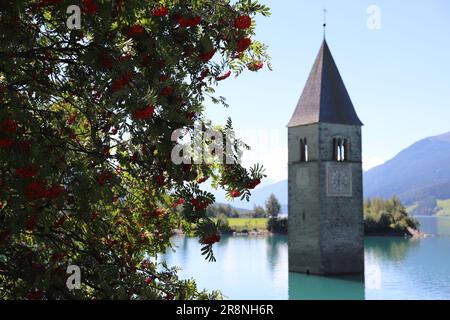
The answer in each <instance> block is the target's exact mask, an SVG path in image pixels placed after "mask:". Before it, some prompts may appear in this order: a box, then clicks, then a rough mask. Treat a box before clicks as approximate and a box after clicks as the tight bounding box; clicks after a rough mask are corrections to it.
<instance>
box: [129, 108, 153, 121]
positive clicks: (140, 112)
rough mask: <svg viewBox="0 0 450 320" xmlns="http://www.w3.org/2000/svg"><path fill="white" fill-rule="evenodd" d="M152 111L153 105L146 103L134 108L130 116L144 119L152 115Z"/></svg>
mask: <svg viewBox="0 0 450 320" xmlns="http://www.w3.org/2000/svg"><path fill="white" fill-rule="evenodd" d="M154 112H155V107H154V106H153V105H148V106H146V107H145V108H142V109H137V110H134V111H133V114H132V117H133V118H134V119H140V120H144V119H148V118H151V117H153V113H154Z"/></svg>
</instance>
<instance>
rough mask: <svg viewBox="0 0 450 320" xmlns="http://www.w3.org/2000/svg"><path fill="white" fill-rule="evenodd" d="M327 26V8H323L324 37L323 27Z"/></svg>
mask: <svg viewBox="0 0 450 320" xmlns="http://www.w3.org/2000/svg"><path fill="white" fill-rule="evenodd" d="M326 27H327V9H325V8H323V38H324V39H325V28H326Z"/></svg>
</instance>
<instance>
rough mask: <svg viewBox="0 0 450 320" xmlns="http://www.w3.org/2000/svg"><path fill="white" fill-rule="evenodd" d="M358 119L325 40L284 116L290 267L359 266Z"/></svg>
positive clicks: (336, 270)
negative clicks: (288, 116) (287, 117)
mask: <svg viewBox="0 0 450 320" xmlns="http://www.w3.org/2000/svg"><path fill="white" fill-rule="evenodd" d="M361 126H362V123H361V121H360V120H359V118H358V116H357V114H356V112H355V109H354V107H353V104H352V102H351V100H350V97H349V95H348V93H347V90H346V88H345V85H344V83H343V81H342V79H341V76H340V74H339V71H338V69H337V67H336V64H335V63H334V60H333V57H332V55H331V52H330V50H329V48H328V45H327V43H326V41H325V40H324V41H323V43H322V46H321V47H320V50H319V53H318V55H317V57H316V60H315V62H314V65H313V67H312V70H311V73H310V74H309V77H308V80H307V82H306V85H305V87H304V89H303V93H302V95H301V97H300V100H299V102H298V104H297V107H296V108H295V111H294V114H293V115H292V118H291V120H290V121H289V124H288V150H289V151H288V153H289V156H288V176H289V180H288V189H289V190H288V193H289V222H288V226H289V271H292V272H301V273H308V274H309V273H311V274H330V275H331V274H350V273H362V272H363V271H364V243H363V236H364V234H363V233H364V221H363V198H362V194H363V193H362V165H361Z"/></svg>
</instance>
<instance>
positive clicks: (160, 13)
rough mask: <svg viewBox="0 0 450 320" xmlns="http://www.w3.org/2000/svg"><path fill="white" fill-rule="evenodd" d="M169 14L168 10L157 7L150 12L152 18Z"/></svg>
mask: <svg viewBox="0 0 450 320" xmlns="http://www.w3.org/2000/svg"><path fill="white" fill-rule="evenodd" d="M168 14H169V9H167V8H166V7H159V8H155V9H153V10H152V15H153V16H154V17H164V16H167V15H168Z"/></svg>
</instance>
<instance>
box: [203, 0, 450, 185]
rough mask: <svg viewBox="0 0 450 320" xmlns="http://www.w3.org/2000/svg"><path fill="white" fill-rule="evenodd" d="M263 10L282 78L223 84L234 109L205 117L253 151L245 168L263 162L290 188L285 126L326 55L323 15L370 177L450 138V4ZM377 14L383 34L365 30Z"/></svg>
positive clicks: (285, 5) (295, 1)
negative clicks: (403, 155) (422, 145)
mask: <svg viewBox="0 0 450 320" xmlns="http://www.w3.org/2000/svg"><path fill="white" fill-rule="evenodd" d="M261 2H262V3H265V4H266V5H268V6H269V7H271V12H272V16H271V17H269V18H264V17H259V18H258V19H257V29H256V30H257V35H258V36H257V38H258V39H260V40H262V41H263V42H265V43H266V44H267V45H269V53H270V55H271V56H272V63H273V68H274V70H273V71H268V70H267V69H264V70H263V71H262V72H258V73H252V72H247V73H245V74H243V75H242V76H240V77H239V78H237V79H233V80H231V78H230V79H229V80H227V81H224V82H222V83H221V85H220V87H219V88H218V91H217V93H218V94H220V95H223V96H225V97H227V101H228V102H229V104H230V108H228V109H224V108H221V107H220V106H216V105H211V106H208V108H207V115H208V116H209V117H210V118H211V119H213V120H214V122H216V123H224V121H225V119H226V117H228V116H231V117H232V119H233V121H234V124H235V129H236V131H237V135H241V136H243V137H244V138H245V139H246V140H247V141H248V142H249V143H250V144H251V145H253V147H254V148H255V151H253V154H248V155H247V157H246V158H245V159H244V163H246V162H254V161H258V162H261V163H262V164H263V165H265V166H266V167H268V171H267V173H268V174H269V178H271V179H274V180H280V179H283V178H286V176H287V175H286V174H287V172H286V152H287V148H286V147H287V132H286V124H287V122H288V120H289V118H290V116H291V114H292V112H293V110H294V107H295V105H296V103H297V100H298V98H299V96H300V94H301V91H302V89H303V85H304V84H305V81H306V78H307V76H308V74H309V71H310V69H311V66H312V64H313V61H314V58H315V56H316V54H317V51H318V50H319V47H320V45H321V41H322V19H323V18H322V17H323V11H322V10H323V8H324V7H325V8H326V9H327V11H328V13H327V36H326V38H327V42H328V45H329V47H330V50H331V52H332V54H333V56H334V59H335V61H336V63H337V66H338V68H339V70H340V72H341V76H342V77H343V80H344V82H345V84H346V86H347V90H348V92H349V94H350V97H351V99H352V101H353V104H354V105H355V108H356V111H357V113H358V115H359V117H360V118H361V120H362V121H363V123H364V124H365V126H364V127H363V157H364V159H365V161H364V162H365V163H364V166H365V168H366V169H367V168H369V167H371V166H373V165H375V164H379V163H380V162H382V161H386V160H388V159H390V158H392V157H393V156H394V155H395V154H396V153H398V152H399V151H400V150H401V149H403V148H405V147H407V146H408V145H410V144H411V143H413V142H415V141H417V140H419V139H421V138H424V137H427V136H431V135H437V134H441V133H444V132H447V131H450V1H448V0H430V1H425V0H412V1H411V0H409V1H400V0H383V1H381V0H373V1H363V0H345V1H344V0H342V1H336V0H330V1H305V0H301V1H299V0H266V1H264V0H262V1H261ZM370 5H377V6H378V7H379V8H380V9H381V28H380V29H379V30H370V29H369V28H368V27H367V19H368V18H369V14H368V13H367V8H368V7H369V6H370ZM264 136H265V137H267V138H269V137H270V140H268V141H269V142H267V141H266V140H265V138H264ZM255 137H258V140H255ZM255 141H256V143H255ZM258 150H259V151H258Z"/></svg>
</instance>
